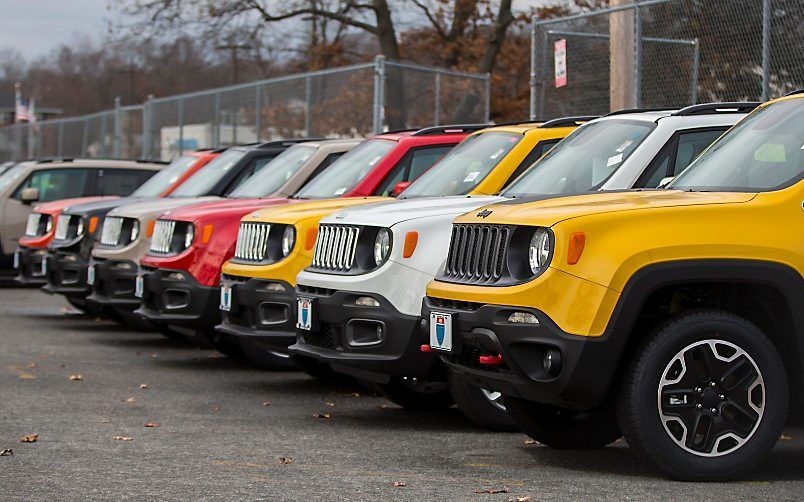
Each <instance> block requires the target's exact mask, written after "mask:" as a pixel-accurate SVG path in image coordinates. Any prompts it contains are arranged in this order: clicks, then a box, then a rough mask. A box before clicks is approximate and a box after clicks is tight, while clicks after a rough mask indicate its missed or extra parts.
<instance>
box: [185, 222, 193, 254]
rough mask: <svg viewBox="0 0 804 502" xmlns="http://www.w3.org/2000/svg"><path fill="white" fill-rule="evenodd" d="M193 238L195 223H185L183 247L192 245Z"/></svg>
mask: <svg viewBox="0 0 804 502" xmlns="http://www.w3.org/2000/svg"><path fill="white" fill-rule="evenodd" d="M194 238H195V225H187V232H186V233H185V234H184V249H187V248H189V247H190V246H192V245H193V239H194Z"/></svg>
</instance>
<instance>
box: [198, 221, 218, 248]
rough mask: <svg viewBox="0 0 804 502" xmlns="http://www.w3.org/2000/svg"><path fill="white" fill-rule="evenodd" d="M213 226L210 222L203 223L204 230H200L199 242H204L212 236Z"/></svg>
mask: <svg viewBox="0 0 804 502" xmlns="http://www.w3.org/2000/svg"><path fill="white" fill-rule="evenodd" d="M214 229H215V227H214V226H213V225H212V224H209V225H204V230H203V231H202V232H201V242H202V243H203V244H206V243H207V242H209V240H210V239H211V238H212V231H213V230H214Z"/></svg>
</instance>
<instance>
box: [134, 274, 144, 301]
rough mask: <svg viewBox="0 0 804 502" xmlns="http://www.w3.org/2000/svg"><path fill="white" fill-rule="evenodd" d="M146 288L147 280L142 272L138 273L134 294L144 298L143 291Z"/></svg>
mask: <svg viewBox="0 0 804 502" xmlns="http://www.w3.org/2000/svg"><path fill="white" fill-rule="evenodd" d="M144 290H145V280H144V279H143V278H142V274H137V278H136V279H134V296H136V297H137V298H142V292H143V291H144Z"/></svg>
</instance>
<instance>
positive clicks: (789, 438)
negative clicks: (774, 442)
mask: <svg viewBox="0 0 804 502" xmlns="http://www.w3.org/2000/svg"><path fill="white" fill-rule="evenodd" d="M792 440H793V436H788V435H787V434H782V435H781V436H779V441H792Z"/></svg>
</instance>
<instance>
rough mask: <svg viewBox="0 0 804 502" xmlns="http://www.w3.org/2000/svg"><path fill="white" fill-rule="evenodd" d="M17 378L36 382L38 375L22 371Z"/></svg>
mask: <svg viewBox="0 0 804 502" xmlns="http://www.w3.org/2000/svg"><path fill="white" fill-rule="evenodd" d="M17 377H18V378H21V379H23V380H34V379H35V378H36V375H34V374H31V373H28V372H27V371H21V372H19V373H18V374H17Z"/></svg>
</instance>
